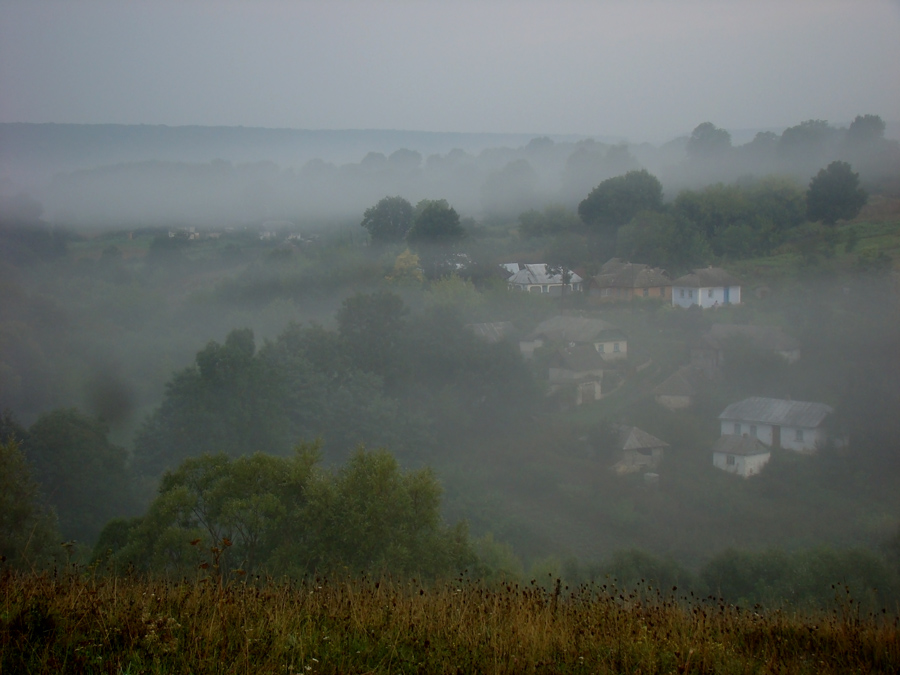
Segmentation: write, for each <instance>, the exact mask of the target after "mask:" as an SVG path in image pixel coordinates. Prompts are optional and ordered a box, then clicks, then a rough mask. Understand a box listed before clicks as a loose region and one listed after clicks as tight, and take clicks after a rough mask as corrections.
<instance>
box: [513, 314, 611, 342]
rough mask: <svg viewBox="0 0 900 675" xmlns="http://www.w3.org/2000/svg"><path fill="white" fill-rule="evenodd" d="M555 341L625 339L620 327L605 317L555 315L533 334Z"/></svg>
mask: <svg viewBox="0 0 900 675" xmlns="http://www.w3.org/2000/svg"><path fill="white" fill-rule="evenodd" d="M529 337H530V338H531V339H534V338H546V339H547V340H550V341H553V342H574V343H579V342H596V341H598V339H600V338H604V339H605V338H609V339H613V340H615V339H621V340H624V339H625V335H624V334H623V333H622V331H621V330H619V328H617V327H616V326H614V325H612V324H611V323H609V322H608V321H604V320H603V319H589V318H587V317H583V316H562V315H560V316H554V317H552V318H550V319H547V320H546V321H541V323H539V324H538V326H537V328H535V329H534V330H533V331H532V332H531V335H530V336H529Z"/></svg>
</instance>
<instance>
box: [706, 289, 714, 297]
mask: <svg viewBox="0 0 900 675" xmlns="http://www.w3.org/2000/svg"><path fill="white" fill-rule="evenodd" d="M706 293H707V295H706V297H707V298H711V297H712V295H713V289H711V288H710V289H709V290H708V291H707V292H706Z"/></svg>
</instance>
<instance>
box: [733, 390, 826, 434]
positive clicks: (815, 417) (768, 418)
mask: <svg viewBox="0 0 900 675" xmlns="http://www.w3.org/2000/svg"><path fill="white" fill-rule="evenodd" d="M832 412H834V409H833V408H832V407H831V406H828V405H825V404H824V403H809V402H807V401H784V400H782V399H778V398H762V397H759V396H754V397H753V398H745V399H744V400H743V401H738V402H737V403H732V404H731V405H730V406H728V407H727V408H725V410H723V411H722V414H721V415H719V419H721V420H739V421H746V422H762V423H763V424H775V425H778V426H785V427H802V428H805V429H812V428H815V427H817V426H819V425H820V424H821V423H822V420H824V419H825V417H826V416H827V415H829V414H830V413H832Z"/></svg>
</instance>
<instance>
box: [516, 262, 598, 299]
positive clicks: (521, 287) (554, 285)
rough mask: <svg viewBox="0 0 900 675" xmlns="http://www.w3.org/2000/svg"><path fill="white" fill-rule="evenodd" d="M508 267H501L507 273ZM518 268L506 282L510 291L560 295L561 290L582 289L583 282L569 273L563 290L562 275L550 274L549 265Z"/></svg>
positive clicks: (523, 265) (573, 273)
mask: <svg viewBox="0 0 900 675" xmlns="http://www.w3.org/2000/svg"><path fill="white" fill-rule="evenodd" d="M509 265H510V263H505V264H504V265H502V266H503V267H506V269H507V271H509V270H510V269H511V268H510V267H509ZM518 267H519V270H518V271H517V272H515V273H513V274H512V275H511V276H510V277H509V279H508V280H507V282H506V283H507V284H508V286H509V288H510V290H516V291H526V292H528V293H543V294H549V295H562V293H563V290H565V291H566V292H572V291H580V290H581V289H582V283H583V281H584V280H583V279H582V278H581V277H580V276H578V275H577V274H575V272H572V271H569V273H568V283H566V284H565V289H563V275H562V274H561V273H553V272H551V271H550V266H549V265H546V264H544V263H537V264H520V265H518Z"/></svg>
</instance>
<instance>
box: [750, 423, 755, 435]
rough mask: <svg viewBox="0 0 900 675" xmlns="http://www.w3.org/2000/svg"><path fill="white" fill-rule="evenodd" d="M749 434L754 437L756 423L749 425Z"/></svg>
mask: <svg viewBox="0 0 900 675" xmlns="http://www.w3.org/2000/svg"><path fill="white" fill-rule="evenodd" d="M750 435H751V436H753V438H756V425H755V424H751V425H750Z"/></svg>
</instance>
